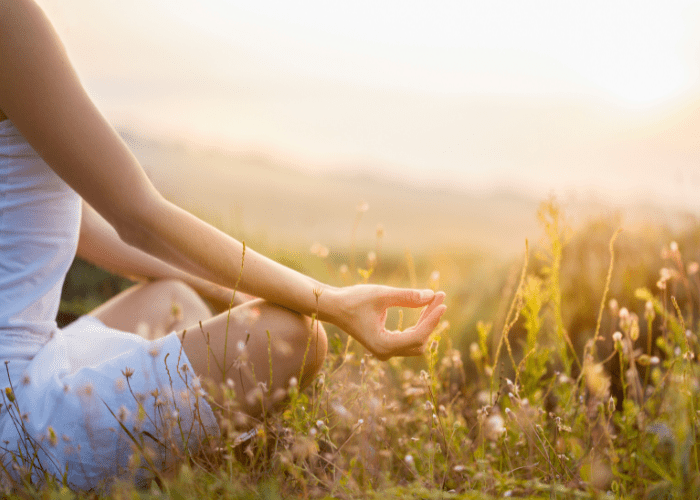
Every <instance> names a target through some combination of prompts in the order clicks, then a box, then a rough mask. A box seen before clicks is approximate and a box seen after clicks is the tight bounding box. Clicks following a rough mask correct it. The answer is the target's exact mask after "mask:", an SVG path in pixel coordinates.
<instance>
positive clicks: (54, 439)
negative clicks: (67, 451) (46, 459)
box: [46, 426, 58, 447]
mask: <svg viewBox="0 0 700 500" xmlns="http://www.w3.org/2000/svg"><path fill="white" fill-rule="evenodd" d="M46 430H47V433H48V435H49V444H50V445H51V446H52V447H54V446H56V445H57V444H58V436H57V435H56V431H55V430H53V427H51V426H49V427H48V429H46Z"/></svg>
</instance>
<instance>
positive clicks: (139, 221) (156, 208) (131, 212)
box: [109, 193, 165, 249]
mask: <svg viewBox="0 0 700 500" xmlns="http://www.w3.org/2000/svg"><path fill="white" fill-rule="evenodd" d="M164 201H165V200H163V198H162V197H161V196H160V195H159V194H158V193H155V194H151V193H149V194H148V196H142V197H135V198H133V199H132V200H131V202H130V203H129V204H128V206H127V208H125V209H121V210H118V211H115V212H114V213H113V214H111V217H110V218H109V223H110V224H111V225H112V227H113V228H114V229H115V230H116V231H117V234H118V235H119V238H120V239H121V240H122V241H123V242H124V243H127V244H128V245H131V246H133V247H136V248H140V249H145V248H147V246H148V242H149V240H151V239H152V238H153V235H154V233H155V232H156V224H157V221H158V219H159V215H158V213H159V212H161V211H162V208H161V207H162V204H163V202H164Z"/></svg>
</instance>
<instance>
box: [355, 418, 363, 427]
mask: <svg viewBox="0 0 700 500" xmlns="http://www.w3.org/2000/svg"><path fill="white" fill-rule="evenodd" d="M364 423H365V420H364V419H363V418H361V419H360V420H358V421H357V425H358V426H360V425H362V424H364Z"/></svg>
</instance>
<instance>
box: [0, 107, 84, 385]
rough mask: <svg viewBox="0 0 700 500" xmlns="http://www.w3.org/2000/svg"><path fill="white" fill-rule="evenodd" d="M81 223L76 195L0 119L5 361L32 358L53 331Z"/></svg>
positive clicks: (0, 300)
mask: <svg viewBox="0 0 700 500" xmlns="http://www.w3.org/2000/svg"><path fill="white" fill-rule="evenodd" d="M79 229H80V197H79V196H78V195H77V194H76V193H75V192H74V191H73V190H72V189H71V188H70V187H69V186H68V185H67V184H66V183H65V182H63V181H62V180H61V178H60V177H58V176H57V175H56V174H55V173H54V172H53V170H51V168H49V166H48V165H47V164H46V163H45V162H44V161H43V160H42V159H41V157H40V156H39V155H38V154H37V153H36V151H34V149H33V148H32V147H31V146H30V145H29V144H28V143H27V141H26V140H25V139H24V137H22V135H21V134H20V133H19V131H18V130H17V129H16V128H15V126H14V125H13V123H12V122H11V121H10V120H3V121H0V255H2V265H1V266H0V343H1V345H2V350H3V356H4V358H5V359H12V358H20V359H22V358H30V357H32V356H33V355H34V354H35V352H36V351H37V350H38V349H39V348H41V346H42V345H43V344H45V343H46V342H47V341H48V339H49V338H50V336H51V335H52V333H53V332H54V330H55V329H56V322H55V319H56V312H57V309H58V303H59V300H60V293H61V287H62V285H63V280H64V278H65V274H66V272H67V271H68V268H69V267H70V264H71V262H72V260H73V258H74V256H75V250H76V245H77V241H78V233H79ZM2 378H4V377H2V376H1V375H0V380H1V379H2Z"/></svg>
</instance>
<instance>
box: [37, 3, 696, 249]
mask: <svg viewBox="0 0 700 500" xmlns="http://www.w3.org/2000/svg"><path fill="white" fill-rule="evenodd" d="M39 3H40V5H42V7H43V8H44V9H45V11H46V12H47V14H48V16H49V17H50V19H51V20H52V21H53V22H54V24H55V26H56V28H57V30H58V32H59V34H60V36H61V37H62V38H63V40H64V42H65V44H66V46H67V49H68V53H69V55H70V57H71V59H72V61H73V63H74V64H75V66H76V67H77V69H78V72H79V74H80V77H81V79H82V81H83V83H84V85H85V86H86V87H87V89H88V91H89V93H90V95H91V96H92V97H93V98H94V99H95V101H96V102H97V103H98V106H99V107H100V108H101V110H102V111H103V112H104V113H105V114H106V115H107V117H108V119H109V120H110V121H112V123H114V124H115V126H117V127H118V129H119V130H120V131H121V132H122V134H123V135H124V136H125V138H126V139H127V140H128V142H129V144H130V145H131V147H132V148H133V150H134V152H135V154H136V155H137V156H138V157H139V159H140V160H141V161H142V163H143V164H144V166H145V167H146V169H147V170H148V172H149V175H151V177H152V178H153V180H154V182H155V183H156V184H157V185H158V187H159V188H160V189H162V190H163V191H164V192H165V193H166V194H167V195H168V196H169V197H171V198H173V199H174V200H175V201H176V202H178V203H180V204H182V205H184V206H185V207H186V208H189V209H192V210H194V211H197V212H199V213H200V215H203V216H207V217H209V218H210V219H212V220H214V221H215V222H216V221H218V223H219V224H220V225H222V226H226V227H228V228H229V229H230V230H231V231H233V232H238V233H240V234H238V235H239V236H240V235H241V234H245V232H248V233H249V234H248V236H249V237H250V233H251V232H253V233H257V234H258V236H262V235H263V234H264V235H266V237H267V238H269V239H271V240H272V241H273V242H279V243H288V242H289V241H291V240H294V239H295V238H298V237H302V239H304V240H314V241H315V240H318V241H321V242H322V243H323V244H328V245H338V244H345V243H348V242H349V239H350V237H349V232H350V229H349V228H350V227H351V226H352V221H353V217H354V210H355V206H356V205H357V204H359V203H360V201H361V200H365V201H367V203H368V204H369V207H370V210H369V211H368V213H367V220H368V221H369V222H370V224H369V227H373V224H374V223H378V222H381V223H383V224H384V226H385V228H386V231H387V238H386V244H388V245H395V246H397V247H399V248H403V247H406V246H408V247H410V248H412V249H415V250H416V251H418V250H420V249H424V248H425V247H426V246H434V245H435V244H436V243H438V242H439V243H444V244H446V245H449V246H454V247H463V246H464V245H465V244H470V243H471V244H473V245H474V246H476V247H479V248H482V249H486V250H488V251H493V252H496V253H502V254H506V255H507V254H512V252H513V251H519V250H520V249H521V248H522V246H523V240H524V237H526V236H527V235H528V232H530V231H532V229H533V228H534V227H535V219H534V212H535V208H536V204H537V202H538V201H539V200H541V199H542V198H544V197H546V196H548V195H550V194H555V195H557V197H558V198H559V199H560V200H561V201H562V202H563V203H564V204H565V205H567V206H569V208H570V210H569V213H570V214H571V216H572V217H573V218H574V219H575V218H576V217H577V214H579V213H582V214H584V213H585V214H587V213H590V212H591V211H593V212H596V211H598V212H600V211H605V210H618V211H621V212H622V213H623V214H624V215H623V217H624V218H625V221H626V222H628V223H629V224H633V223H636V222H639V221H648V220H650V219H652V220H657V219H658V218H663V219H669V218H671V219H672V218H673V217H674V215H673V214H675V213H677V212H678V211H683V212H686V213H687V212H691V213H696V212H697V211H698V209H700V197H698V196H697V192H698V190H699V188H700V168H699V167H700V165H699V161H700V160H699V159H700V154H699V153H700V30H697V29H696V28H697V26H698V25H700V2H697V1H680V0H679V1H668V2H651V1H650V2H646V1H645V2H631V1H629V2H614V3H610V2H604V1H592V2H585V3H569V2H557V1H540V0H529V1H524V2H515V1H496V2H491V1H454V2H450V1H438V2H405V1H398V0H396V1H394V0H383V1H364V0H360V1H355V2H327V1H321V0H303V1H298V2H282V1H256V2H248V1H235V0H198V1H196V2H195V1H192V0H119V1H117V0H100V1H95V0H60V1H59V0H39ZM336 217H340V218H341V219H340V220H341V221H344V225H342V227H340V226H339V224H338V220H332V219H334V218H336ZM371 233H372V235H373V231H371ZM392 236H393V238H392ZM360 237H362V235H361V234H360ZM531 237H532V235H531Z"/></svg>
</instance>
